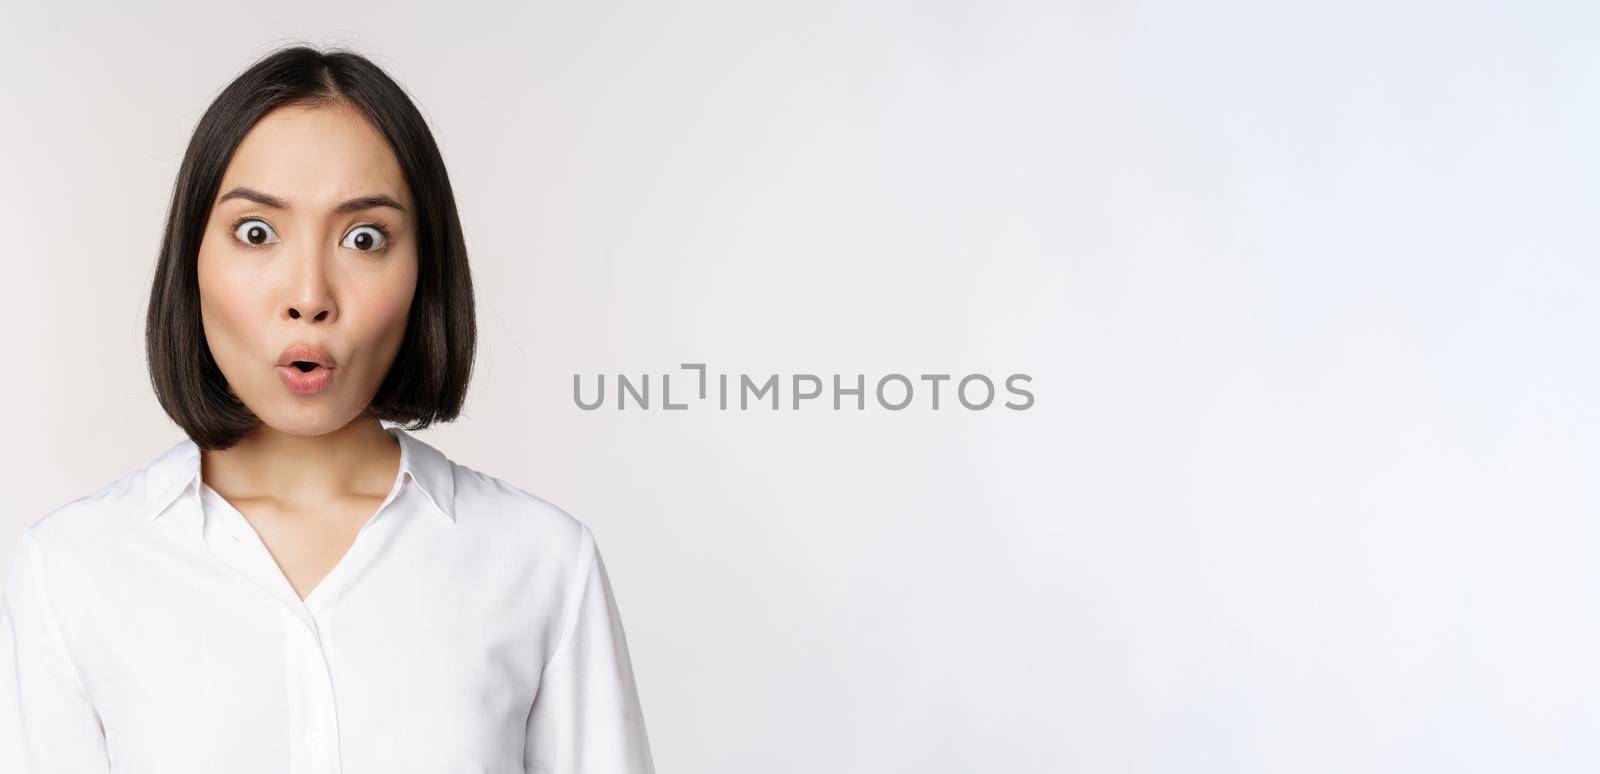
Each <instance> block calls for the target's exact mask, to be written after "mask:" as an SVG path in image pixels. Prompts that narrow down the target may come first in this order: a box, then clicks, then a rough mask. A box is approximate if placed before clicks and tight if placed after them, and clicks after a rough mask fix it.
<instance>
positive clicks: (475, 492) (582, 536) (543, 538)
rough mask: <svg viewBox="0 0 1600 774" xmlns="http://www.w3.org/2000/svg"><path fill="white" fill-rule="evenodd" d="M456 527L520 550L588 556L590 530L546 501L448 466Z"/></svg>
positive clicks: (464, 468)
mask: <svg viewBox="0 0 1600 774" xmlns="http://www.w3.org/2000/svg"><path fill="white" fill-rule="evenodd" d="M452 467H453V468H454V472H455V516H456V524H457V526H459V527H462V528H464V529H466V530H469V531H472V532H475V533H481V534H482V535H484V536H486V537H490V538H493V539H495V540H498V541H505V542H506V543H508V544H510V545H512V546H516V547H520V548H537V549H539V550H540V551H541V552H545V551H549V552H553V553H555V554H565V555H566V556H569V557H575V556H577V555H578V554H579V553H581V552H584V551H588V550H592V549H591V548H590V547H591V546H592V544H593V541H594V535H593V533H592V532H590V530H589V525H588V524H586V523H585V522H584V521H582V520H581V519H579V518H578V517H576V516H574V515H573V514H572V513H570V512H568V511H567V510H566V509H565V508H562V507H561V506H559V505H557V504H555V503H554V502H551V501H550V500H548V499H546V498H544V497H541V496H539V495H536V494H533V493H532V492H529V491H527V490H525V489H523V488H521V487H519V486H517V485H515V484H512V483H511V482H509V481H507V480H505V479H503V478H500V477H498V476H494V475H491V474H489V473H485V472H483V471H480V470H477V469H475V468H472V467H469V466H466V465H462V464H460V463H454V462H453V463H452Z"/></svg>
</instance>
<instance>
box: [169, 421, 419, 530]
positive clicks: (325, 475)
mask: <svg viewBox="0 0 1600 774" xmlns="http://www.w3.org/2000/svg"><path fill="white" fill-rule="evenodd" d="M200 465H201V473H200V478H201V480H202V481H204V482H205V483H206V484H208V485H210V486H211V488H212V489H215V490H217V492H218V493H219V494H221V495H222V496H223V497H225V498H227V499H229V500H235V499H238V500H271V501H276V502H277V503H279V504H281V505H283V506H284V507H287V508H294V509H298V508H306V509H312V510H314V509H317V508H318V507H319V504H323V503H328V502H331V501H333V500H335V499H337V498H342V497H349V496H352V495H358V496H375V497H382V496H384V495H385V494H387V493H388V491H389V488H390V487H391V486H392V485H393V484H394V477H395V476H396V475H397V474H398V472H399V468H400V444H399V442H398V441H397V440H396V439H395V438H394V436H392V435H390V434H389V432H388V431H387V430H385V429H384V428H383V425H382V424H380V423H379V421H378V420H377V419H376V418H371V417H362V418H360V419H356V420H354V421H352V422H350V423H349V424H347V425H345V426H344V427H341V428H339V429H338V430H334V431H333V432H330V433H324V434H322V435H290V434H288V433H284V432H281V431H278V430H275V429H273V428H272V427H271V426H269V425H266V424H263V425H261V427H259V428H257V429H256V430H255V431H254V432H252V433H251V434H250V435H248V436H246V437H245V438H244V439H242V440H240V441H239V443H238V444H236V445H234V446H233V447H231V448H229V449H226V450H223V451H209V450H208V451H202V453H201V460H200Z"/></svg>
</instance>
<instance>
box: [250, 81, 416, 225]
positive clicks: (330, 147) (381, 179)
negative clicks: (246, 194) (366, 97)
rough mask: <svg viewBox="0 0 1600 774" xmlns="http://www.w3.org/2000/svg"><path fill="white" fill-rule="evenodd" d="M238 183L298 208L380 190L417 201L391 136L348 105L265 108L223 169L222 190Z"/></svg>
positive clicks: (406, 201)
mask: <svg viewBox="0 0 1600 774" xmlns="http://www.w3.org/2000/svg"><path fill="white" fill-rule="evenodd" d="M235 186H246V187H249V188H254V189H256V190H258V191H262V192H265V193H269V194H272V195H274V196H278V197H281V198H284V199H287V200H289V201H290V202H291V203H292V204H293V205H294V206H295V207H296V208H297V209H305V208H311V209H323V208H331V207H332V206H334V205H336V204H338V203H339V202H342V201H345V200H346V199H349V198H351V197H354V196H365V195H369V194H378V193H386V194H388V195H390V196H393V197H394V198H396V199H398V200H399V201H400V202H401V203H403V204H405V205H407V206H408V207H409V206H410V205H411V202H410V196H409V193H410V192H409V191H408V190H407V189H406V185H405V175H404V173H403V172H401V170H400V162H399V161H398V160H397V159H396V158H395V155H394V151H393V150H391V149H390V147H389V142H388V140H386V139H384V137H383V135H382V134H380V133H379V132H378V130H377V128H376V127H374V126H373V125H372V123H371V122H370V121H368V120H367V118H366V116H364V115H362V114H361V113H360V111H358V110H357V109H355V108H352V107H349V106H346V105H322V106H317V107H306V106H302V105H284V106H282V107H278V108H275V109H273V110H272V111H271V112H268V113H267V114H266V115H264V116H262V117H261V119H260V120H258V121H257V122H256V124H255V126H253V127H251V128H250V131H249V132H248V133H247V134H245V137H244V140H243V141H241V142H240V143H239V147H238V149H236V150H235V151H234V154H233V158H232V159H231V160H230V161H229V162H228V169H227V171H226V172H224V173H223V175H222V185H221V188H220V190H222V191H229V190H232V189H233V188H234V187H235Z"/></svg>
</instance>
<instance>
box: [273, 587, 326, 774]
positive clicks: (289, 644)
mask: <svg viewBox="0 0 1600 774" xmlns="http://www.w3.org/2000/svg"><path fill="white" fill-rule="evenodd" d="M281 620H282V623H283V633H284V655H285V658H284V685H285V686H286V688H287V693H288V695H287V698H288V703H289V738H290V740H291V744H290V747H291V749H292V753H291V759H292V765H291V771H292V772H294V774H338V772H339V770H340V762H339V749H338V733H339V730H338V715H337V713H336V708H335V705H334V702H333V684H332V682H331V679H330V673H329V671H328V668H327V659H326V657H325V655H324V653H323V650H322V646H321V643H320V640H319V638H318V637H317V635H316V633H315V632H313V631H312V630H311V629H310V628H308V627H307V626H306V625H305V623H304V622H303V621H301V620H300V619H299V617H297V616H294V615H290V614H289V613H288V612H287V611H285V612H284V613H283V614H282V615H281Z"/></svg>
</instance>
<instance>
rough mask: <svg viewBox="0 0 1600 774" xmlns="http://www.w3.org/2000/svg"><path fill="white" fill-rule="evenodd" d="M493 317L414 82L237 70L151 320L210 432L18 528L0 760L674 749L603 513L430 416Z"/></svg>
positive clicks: (34, 767) (264, 762) (446, 767)
mask: <svg viewBox="0 0 1600 774" xmlns="http://www.w3.org/2000/svg"><path fill="white" fill-rule="evenodd" d="M474 330H475V328H474V323H473V297H472V283H471V279H470V276H469V273H468V269H467V256H466V249H465V243H464V241H463V239H462V235H461V226H460V222H459V220H458V217H457V214H456V209H455V203H454V196H453V194H452V192H451V189H450V183H449V179H448V177H447V175H446V173H445V167H444V163H443V161H442V160H441V158H440V155H439V151H438V148H437V147H436V146H435V144H434V140H433V137H432V134H431V133H430V132H429V130H428V128H427V125H426V124H425V122H424V121H423V119H422V116H421V115H420V114H419V113H418V111H417V110H416V108H415V107H414V106H413V105H412V103H411V102H410V100H409V99H408V98H407V97H406V95H405V93H404V91H402V89H401V88H400V86H398V85H397V84H396V83H395V82H394V81H393V80H391V79H390V78H389V77H388V76H387V75H386V74H384V73H383V72H382V71H381V70H380V69H379V68H378V67H376V66H375V65H373V64H372V63H371V62H369V61H368V60H366V59H364V58H362V57H361V56H358V55H356V54H352V53H348V52H331V53H321V52H318V51H315V50H313V49H309V48H305V47H294V48H289V49H285V50H281V51H278V52H275V53H273V54H271V55H269V56H267V57H266V58H264V59H262V60H261V61H260V62H258V63H256V64H255V65H254V66H252V67H251V68H250V69H249V70H247V71H246V72H245V73H243V74H242V75H240V76H239V77H238V78H237V79H236V80H235V81H233V83H231V84H230V85H229V86H228V87H227V88H226V89H225V90H224V91H223V92H222V93H221V94H220V95H219V96H218V97H217V98H216V100H215V101H214V102H213V103H212V105H211V106H210V108H209V109H208V110H207V111H206V113H205V115H204V116H203V117H202V119H201V120H200V123H199V125H198V126H197V127H196V129H195V132H194V136H193V138H192V140H191V141H190V144H189V148H188V151H187V153H186V154H185V156H184V159H183V163H182V167H181V169H180V171H179V173H178V179H177V184H176V186H175V188H174V192H173V200H172V205H171V209H170V211H169V214H168V222H167V230H166V236H165V239H164V242H163V245H162V252H161V257H160V263H159V266H158V267H157V270H156V274H155V282H154V287H153V289H152V292H151V297H150V306H149V312H148V318H147V328H146V341H147V348H148V356H149V366H150V370H151V376H152V383H153V384H154V387H155V392H156V395H157V397H158V398H159V400H160V402H161V405H162V407H163V408H164V409H165V410H166V411H167V413H168V414H169V415H170V416H171V417H172V419H173V420H174V421H175V422H177V424H178V425H179V426H180V427H182V428H183V430H184V432H185V434H186V436H187V437H186V438H185V439H184V440H183V441H182V442H180V443H178V444H176V445H174V446H172V447H171V448H170V449H169V450H167V451H166V452H165V453H163V454H161V455H160V456H159V457H157V458H156V459H155V460H154V461H153V462H151V463H150V464H149V465H148V466H146V467H144V468H141V469H139V470H136V471H133V472H130V473H129V474H128V475H126V476H123V477H122V478H120V479H118V480H117V481H115V482H113V483H111V484H109V485H107V486H106V487H105V488H103V489H102V490H101V491H99V492H97V493H95V494H93V495H89V496H87V497H83V498H80V499H77V500H74V501H72V502H70V503H67V504H65V505H63V506H61V507H59V508H56V509H55V510H53V511H51V512H50V513H48V514H47V515H45V516H44V517H43V518H41V519H40V520H38V521H37V522H35V523H34V524H33V525H32V526H31V527H30V528H29V529H28V530H27V532H26V534H25V535H24V536H23V538H22V541H21V545H20V547H19V548H18V550H17V553H16V554H15V558H14V561H13V562H12V566H11V571H10V576H9V577H10V580H9V582H8V583H7V586H6V590H5V600H4V605H5V606H4V608H3V610H0V771H5V772H51V773H52V774H57V773H60V772H112V771H114V772H161V773H162V774H183V773H184V772H205V773H206V774H216V773H217V772H228V773H229V774H247V773H249V772H262V774H266V773H267V772H271V773H272V774H282V773H283V772H294V773H296V774H312V773H316V774H335V773H336V772H342V774H366V773H367V772H371V773H373V774H378V773H380V772H381V773H382V774H394V773H395V772H441V773H442V772H452V773H455V772H650V771H652V770H653V765H652V763H651V758H650V751H649V746H648V742H647V740H646V736H645V728H644V722H643V718H642V716H641V712H640V706H639V700H638V697H637V692H636V689H635V685H634V678H633V671H632V666H631V664H630V661H629V657H628V649H627V645H626V642H625V639H624V636H623V629H622V623H621V620H620V618H619V617H618V611H617V606H616V604H615V602H614V599H613V596H612V591H611V585H610V581H609V579H608V577H607V574H606V570H605V565H604V563H603V562H602V561H601V558H600V554H599V551H598V549H597V548H596V545H595V539H594V535H593V534H592V533H591V532H590V530H589V528H588V527H587V526H586V525H584V524H583V523H582V522H580V521H578V520H576V519H575V518H573V517H572V516H570V515H568V514H567V513H565V512H564V511H562V510H561V509H559V508H558V507H556V506H554V505H552V504H550V503H549V502H546V501H545V500H542V499H540V498H538V497H535V496H533V495H531V494H528V493H526V492H523V491H522V490H520V489H517V488H516V487H514V486H512V485H510V484H507V483H505V482H503V481H501V480H499V479H497V478H495V477H493V476H490V475H488V474H485V473H481V472H479V471H476V470H473V469H472V468H468V467H466V466H464V465H460V464H457V463H455V462H453V461H451V460H449V459H447V458H446V457H445V456H444V455H443V454H442V453H440V452H439V451H438V450H437V449H434V448H433V447H432V446H430V445H428V444H426V443H423V442H422V441H421V440H419V439H417V438H415V437H413V436H412V435H411V434H410V433H409V432H407V431H408V430H416V429H420V428H423V427H426V426H428V425H429V424H431V423H433V422H436V421H450V420H453V419H454V418H455V417H456V416H457V415H458V413H459V411H460V408H461V405H462V402H463V400H464V398H465V393H466V389H467V384H468V381H469V375H470V372H471V366H472V360H473V350H474V337H475V334H474ZM382 420H388V421H390V422H396V423H404V424H406V425H407V427H405V428H400V427H388V428H386V427H385V426H384V425H383V424H382V423H381V421H382ZM6 756H9V757H6Z"/></svg>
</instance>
